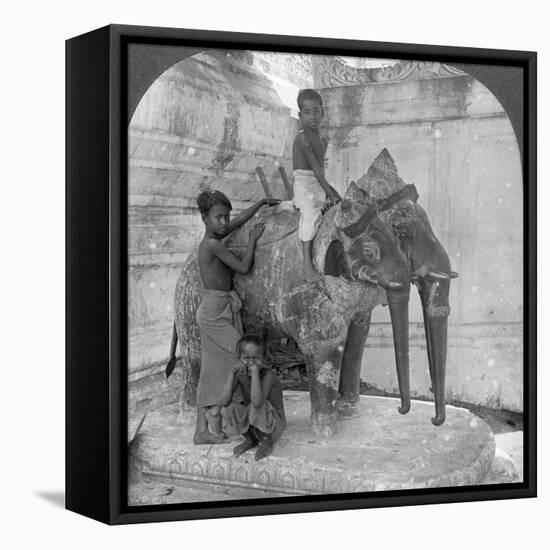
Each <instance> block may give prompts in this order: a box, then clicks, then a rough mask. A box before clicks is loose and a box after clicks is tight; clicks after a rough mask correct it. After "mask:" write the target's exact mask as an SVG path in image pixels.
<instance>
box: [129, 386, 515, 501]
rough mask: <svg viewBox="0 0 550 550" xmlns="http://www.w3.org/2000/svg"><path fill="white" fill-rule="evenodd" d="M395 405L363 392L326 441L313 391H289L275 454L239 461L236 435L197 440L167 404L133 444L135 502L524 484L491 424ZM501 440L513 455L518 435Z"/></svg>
mask: <svg viewBox="0 0 550 550" xmlns="http://www.w3.org/2000/svg"><path fill="white" fill-rule="evenodd" d="M397 405H398V401H397V400H395V399H392V398H382V397H371V396H363V397H362V398H361V409H362V414H361V415H360V416H359V417H358V418H354V419H350V420H346V421H342V422H341V423H340V430H339V433H338V434H336V435H335V436H333V437H331V438H327V439H322V438H320V437H318V436H316V435H314V434H313V433H312V432H311V431H310V428H309V395H308V394H307V393H306V392H296V391H288V392H285V408H286V411H287V418H288V426H287V429H286V431H285V432H284V434H283V436H282V438H281V440H280V441H279V442H278V443H277V445H276V447H275V450H274V452H273V454H272V455H271V456H270V457H268V458H267V459H264V460H262V461H260V462H256V461H255V460H254V457H253V453H252V452H251V451H250V452H248V453H246V454H245V455H243V456H242V457H239V458H234V457H233V455H232V448H233V446H234V445H236V444H237V443H238V440H237V441H233V442H231V443H229V444H226V445H209V446H200V447H197V446H194V445H193V444H192V442H191V441H192V433H193V429H194V422H195V411H193V410H190V411H181V410H180V409H179V407H178V406H177V405H169V406H166V407H163V408H162V409H160V410H158V411H153V412H150V413H149V414H148V415H147V417H146V418H145V421H144V422H143V425H142V427H141V429H140V431H139V434H138V436H137V437H136V440H135V441H134V443H133V444H132V446H131V453H130V464H131V466H132V467H131V472H132V475H131V478H130V483H129V504H131V505H141V504H160V503H174V502H198V501H205V500H234V499H242V498H256V497H265V496H284V495H301V494H322V493H341V492H355V491H383V490H388V489H406V488H423V487H444V486H458V485H468V484H481V483H502V482H504V481H518V480H519V478H518V473H517V471H516V469H515V468H514V465H513V463H512V461H511V460H510V456H511V454H510V453H509V452H508V453H506V452H502V451H501V449H500V448H499V450H498V451H497V458H498V460H494V457H495V438H494V436H493V433H492V431H491V429H490V428H489V426H488V425H487V424H486V423H485V422H484V421H483V420H481V419H480V418H478V417H476V416H475V415H473V414H472V413H470V412H469V411H467V410H465V409H462V408H457V407H451V406H448V407H447V421H446V422H445V424H444V425H443V426H440V427H435V426H433V425H432V424H431V422H430V418H431V416H432V415H433V404H432V403H426V402H420V401H415V402H413V406H412V408H411V411H410V412H409V414H407V415H405V416H402V415H399V414H398V412H397ZM516 433H517V432H516ZM501 436H506V437H507V438H508V439H512V440H513V441H508V442H505V443H507V444H508V447H509V448H510V449H512V448H513V447H514V445H515V447H514V448H516V451H517V443H518V440H519V438H518V436H515V435H514V436H513V437H512V436H511V435H510V434H501V435H499V436H497V437H499V438H500V437H501ZM516 458H517V457H516ZM494 464H496V465H497V466H498V468H496V470H495V471H494V472H493V471H492V470H491V468H492V467H493V465H494Z"/></svg>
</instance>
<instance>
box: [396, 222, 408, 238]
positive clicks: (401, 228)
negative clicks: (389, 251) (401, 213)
mask: <svg viewBox="0 0 550 550" xmlns="http://www.w3.org/2000/svg"><path fill="white" fill-rule="evenodd" d="M393 232H394V234H395V236H396V237H397V238H399V239H408V238H409V237H410V236H411V228H410V227H409V226H408V225H405V224H397V225H394V226H393Z"/></svg>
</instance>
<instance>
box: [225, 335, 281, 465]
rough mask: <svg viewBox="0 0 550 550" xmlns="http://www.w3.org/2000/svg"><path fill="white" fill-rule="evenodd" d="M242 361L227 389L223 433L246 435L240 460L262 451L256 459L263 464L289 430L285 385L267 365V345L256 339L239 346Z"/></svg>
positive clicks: (238, 452)
mask: <svg viewBox="0 0 550 550" xmlns="http://www.w3.org/2000/svg"><path fill="white" fill-rule="evenodd" d="M236 349H237V355H238V358H239V359H238V361H237V363H236V364H235V366H234V367H233V369H232V371H231V372H230V374H229V376H228V378H227V381H226V382H225V386H224V389H223V395H222V400H221V402H220V405H222V406H223V409H222V417H223V431H224V432H225V433H226V434H227V435H244V439H245V440H244V442H243V443H241V444H240V445H237V446H236V447H235V448H234V449H233V454H234V455H235V456H240V455H242V454H243V453H245V452H246V451H248V450H249V449H252V448H254V447H258V450H257V451H256V453H255V455H254V458H255V459H256V460H261V459H262V458H265V457H266V456H268V455H269V454H270V453H271V451H272V450H273V445H274V443H275V442H276V441H277V440H278V439H279V437H281V433H282V432H283V430H284V429H285V427H286V416H285V410H284V405H283V393H282V390H281V382H280V381H279V378H278V377H277V375H276V374H274V373H273V371H272V370H271V369H270V368H269V367H268V366H267V365H266V362H265V357H264V345H263V342H262V341H261V340H260V339H259V338H258V337H257V336H254V335H247V336H243V337H242V338H241V339H240V340H239V341H238V343H237V348H236Z"/></svg>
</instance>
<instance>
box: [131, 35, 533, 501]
mask: <svg viewBox="0 0 550 550" xmlns="http://www.w3.org/2000/svg"><path fill="white" fill-rule="evenodd" d="M129 59H130V61H131V62H129V64H128V71H129V72H128V103H129V105H128V111H129V121H128V158H127V162H128V182H127V188H128V197H127V199H128V273H127V277H128V373H127V375H128V453H129V475H128V495H127V499H128V505H129V506H136V507H138V506H143V505H150V504H174V503H192V502H207V501H230V500H242V499H254V498H280V497H288V498H290V497H293V496H302V495H323V494H343V493H346V494H349V493H373V492H384V491H389V490H396V489H399V490H410V489H415V490H418V489H426V488H434V487H440V488H441V487H458V486H479V485H491V484H503V483H520V482H521V481H523V414H522V413H523V403H524V400H523V391H524V388H523V376H524V357H523V328H524V327H523V318H524V317H523V315H524V311H523V309H524V304H523V269H524V268H523V252H524V251H523V238H524V235H523V203H522V201H523V180H522V162H521V155H522V141H521V136H520V139H519V140H518V127H520V126H521V120H520V121H519V123H520V124H519V126H518V121H517V117H516V118H515V119H514V118H513V116H512V114H511V113H509V112H507V111H506V109H505V108H504V107H503V105H502V103H501V102H500V101H499V99H498V97H497V96H496V95H495V94H494V93H493V92H492V91H491V89H490V88H489V87H488V86H487V85H485V84H484V83H483V81H482V79H481V78H476V77H475V76H473V72H472V73H470V72H468V67H467V66H464V65H460V66H458V65H453V64H445V63H442V62H441V61H438V60H437V59H433V60H432V61H417V60H407V59H385V58H384V59H376V58H370V57H342V56H338V55H323V56H320V55H310V54H303V53H285V52H267V51H254V50H242V49H241V50H239V49H229V50H221V49H204V48H202V49H199V48H187V47H178V46H161V45H152V44H130V46H129ZM147 67H149V68H150V67H154V70H155V71H156V73H155V76H154V78H150V77H148V78H145V77H144V76H143V75H144V74H145V73H146V70H145V69H146V68H147ZM507 70H513V69H511V68H507V67H502V71H507ZM472 71H473V69H472ZM148 74H151V71H149V73H148ZM476 74H478V75H479V66H478V67H477V72H476Z"/></svg>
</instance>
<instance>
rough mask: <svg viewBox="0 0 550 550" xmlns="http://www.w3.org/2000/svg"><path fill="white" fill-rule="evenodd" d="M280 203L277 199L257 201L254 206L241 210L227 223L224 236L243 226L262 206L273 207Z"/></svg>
mask: <svg viewBox="0 0 550 550" xmlns="http://www.w3.org/2000/svg"><path fill="white" fill-rule="evenodd" d="M280 202H281V201H280V200H279V199H269V198H265V199H262V200H261V201H258V202H257V203H256V204H253V205H252V206H251V207H250V208H247V209H246V210H243V211H242V212H241V213H240V214H239V215H237V216H235V217H234V218H233V219H232V220H231V221H230V222H229V225H228V226H227V232H226V234H225V236H227V235H229V233H231V232H232V231H235V229H237V228H238V227H240V226H241V225H243V223H245V222H247V221H248V220H249V219H250V218H251V217H252V216H253V215H254V214H255V213H256V212H257V211H258V210H259V209H260V208H261V207H262V206H264V205H268V206H274V205H275V204H279V203H280Z"/></svg>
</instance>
